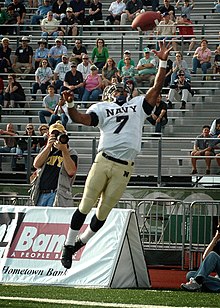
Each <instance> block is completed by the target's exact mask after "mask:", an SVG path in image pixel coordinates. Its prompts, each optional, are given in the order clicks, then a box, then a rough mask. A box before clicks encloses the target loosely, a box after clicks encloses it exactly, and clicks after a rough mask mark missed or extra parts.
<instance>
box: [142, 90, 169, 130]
mask: <svg viewBox="0 0 220 308" xmlns="http://www.w3.org/2000/svg"><path fill="white" fill-rule="evenodd" d="M147 120H148V121H149V122H150V123H151V124H152V125H154V126H155V133H161V130H162V128H163V127H164V126H165V125H166V124H167V122H168V119H167V104H166V103H165V102H164V101H162V97H161V95H159V96H158V98H157V101H156V108H155V109H154V110H153V111H152V113H151V115H150V116H149V117H147Z"/></svg>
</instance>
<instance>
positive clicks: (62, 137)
mask: <svg viewBox="0 0 220 308" xmlns="http://www.w3.org/2000/svg"><path fill="white" fill-rule="evenodd" d="M57 140H58V141H59V142H60V143H62V144H67V143H68V141H69V137H68V135H66V134H60V135H59V136H58V137H57Z"/></svg>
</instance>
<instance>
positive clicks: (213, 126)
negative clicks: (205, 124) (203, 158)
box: [210, 118, 220, 138]
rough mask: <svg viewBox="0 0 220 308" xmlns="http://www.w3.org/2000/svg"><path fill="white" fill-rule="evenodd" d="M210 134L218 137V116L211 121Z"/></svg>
mask: <svg viewBox="0 0 220 308" xmlns="http://www.w3.org/2000/svg"><path fill="white" fill-rule="evenodd" d="M210 135H211V136H212V137H214V138H220V118H217V119H215V120H214V121H213V122H212V124H211V128H210Z"/></svg>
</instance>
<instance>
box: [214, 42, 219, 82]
mask: <svg viewBox="0 0 220 308" xmlns="http://www.w3.org/2000/svg"><path fill="white" fill-rule="evenodd" d="M213 74H220V45H219V46H218V47H217V49H216V53H215V58H214V63H213ZM212 78H213V80H216V76H213V77H212Z"/></svg>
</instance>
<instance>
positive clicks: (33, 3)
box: [28, 0, 38, 8]
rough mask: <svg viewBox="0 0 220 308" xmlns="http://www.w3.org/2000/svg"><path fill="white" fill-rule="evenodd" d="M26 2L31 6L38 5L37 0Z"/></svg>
mask: <svg viewBox="0 0 220 308" xmlns="http://www.w3.org/2000/svg"><path fill="white" fill-rule="evenodd" d="M28 4H29V6H30V7H32V8H35V7H38V1H37V0H28Z"/></svg>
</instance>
